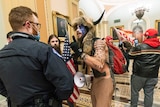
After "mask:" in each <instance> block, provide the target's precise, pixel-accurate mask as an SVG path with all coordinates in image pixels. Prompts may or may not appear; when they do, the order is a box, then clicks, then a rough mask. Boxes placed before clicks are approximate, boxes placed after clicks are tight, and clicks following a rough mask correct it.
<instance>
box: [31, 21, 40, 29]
mask: <svg viewBox="0 0 160 107" xmlns="http://www.w3.org/2000/svg"><path fill="white" fill-rule="evenodd" d="M29 22H30V23H33V24H35V25H37V28H38V29H40V28H41V24H40V23H35V22H32V21H29Z"/></svg>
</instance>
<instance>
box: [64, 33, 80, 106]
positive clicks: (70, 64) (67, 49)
mask: <svg viewBox="0 0 160 107" xmlns="http://www.w3.org/2000/svg"><path fill="white" fill-rule="evenodd" d="M62 57H63V59H64V60H65V61H66V64H67V67H68V69H69V70H70V71H71V73H72V74H73V76H74V75H75V73H76V69H75V65H74V60H73V58H72V57H71V53H70V46H69V39H68V36H67V35H66V38H65V41H64V48H63V54H62ZM79 95H80V92H79V89H78V87H77V86H76V85H75V84H74V89H73V93H72V94H71V96H70V98H69V99H68V100H69V101H70V102H72V103H74V102H76V100H77V99H78V97H79Z"/></svg>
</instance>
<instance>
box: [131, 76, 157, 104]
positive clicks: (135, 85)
mask: <svg viewBox="0 0 160 107" xmlns="http://www.w3.org/2000/svg"><path fill="white" fill-rule="evenodd" d="M157 82H158V78H144V77H140V76H136V75H134V74H132V75H131V107H137V106H138V99H139V91H140V90H141V89H143V90H144V107H152V105H153V94H154V87H155V85H156V84H157Z"/></svg>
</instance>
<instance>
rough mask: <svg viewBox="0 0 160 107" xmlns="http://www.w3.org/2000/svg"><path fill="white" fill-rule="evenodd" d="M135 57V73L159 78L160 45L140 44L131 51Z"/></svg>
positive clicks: (132, 56) (133, 70)
mask: <svg viewBox="0 0 160 107" xmlns="http://www.w3.org/2000/svg"><path fill="white" fill-rule="evenodd" d="M129 54H130V55H131V56H130V58H132V59H134V62H133V69H132V72H133V74H135V75H137V76H141V77H146V78H157V77H158V72H159V67H160V46H157V47H151V46H149V45H147V44H144V43H142V44H140V45H138V46H136V47H133V48H132V49H131V51H130V53H129Z"/></svg>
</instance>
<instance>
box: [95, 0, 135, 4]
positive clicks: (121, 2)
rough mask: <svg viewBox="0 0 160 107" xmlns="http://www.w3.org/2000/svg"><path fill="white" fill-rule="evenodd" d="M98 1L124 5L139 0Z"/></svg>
mask: <svg viewBox="0 0 160 107" xmlns="http://www.w3.org/2000/svg"><path fill="white" fill-rule="evenodd" d="M97 1H99V2H101V3H102V4H104V5H122V4H126V3H131V2H135V1H138V0H97Z"/></svg>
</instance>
